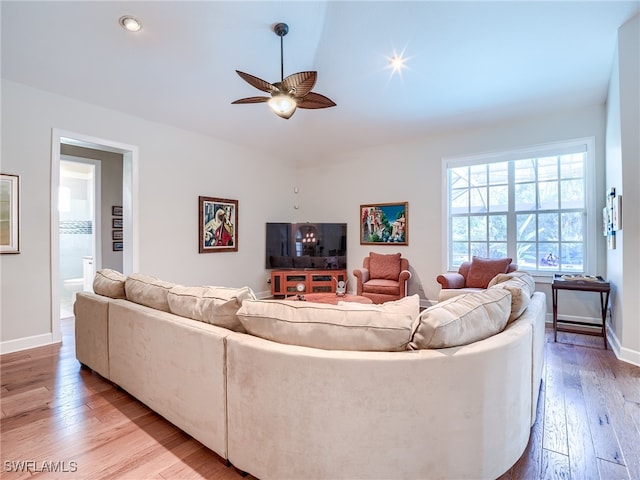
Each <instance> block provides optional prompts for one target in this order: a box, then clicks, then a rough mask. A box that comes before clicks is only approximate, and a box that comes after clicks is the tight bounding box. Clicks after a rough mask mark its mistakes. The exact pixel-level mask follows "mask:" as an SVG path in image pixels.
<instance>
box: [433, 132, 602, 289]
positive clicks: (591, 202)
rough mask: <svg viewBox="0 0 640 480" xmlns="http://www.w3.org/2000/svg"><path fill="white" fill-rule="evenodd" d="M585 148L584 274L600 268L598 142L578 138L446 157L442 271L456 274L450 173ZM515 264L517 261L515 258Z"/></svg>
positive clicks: (538, 275) (542, 273)
mask: <svg viewBox="0 0 640 480" xmlns="http://www.w3.org/2000/svg"><path fill="white" fill-rule="evenodd" d="M580 147H584V149H585V152H586V165H585V166H586V172H585V195H586V205H585V208H586V219H585V225H586V232H585V235H586V238H585V255H584V271H585V272H586V273H588V272H591V271H592V270H593V269H594V268H595V267H596V265H597V252H596V247H597V236H598V234H599V233H600V234H602V232H601V231H600V230H601V225H600V223H601V222H598V221H597V219H598V214H599V213H600V212H599V211H598V209H597V208H596V196H597V195H596V178H595V177H596V161H595V139H594V137H584V138H577V139H573V140H566V141H560V142H552V143H545V144H540V145H532V146H528V147H523V148H518V149H512V150H506V151H497V152H489V153H482V154H476V155H461V156H454V157H444V158H443V159H442V179H443V180H442V182H443V187H444V188H443V189H442V213H443V216H442V218H443V229H442V245H443V246H444V248H443V249H442V266H443V267H442V268H443V270H444V271H457V267H452V266H451V265H450V264H449V258H450V255H449V249H450V237H451V232H450V229H449V226H450V222H449V178H448V169H449V168H455V167H464V166H471V165H478V164H487V163H494V162H505V161H509V160H520V159H524V158H537V157H545V156H550V155H562V154H564V153H569V152H574V151H575V150H576V149H577V148H580ZM514 261H516V260H515V258H514ZM532 273H533V274H534V275H535V277H536V278H540V279H543V278H545V277H546V278H552V277H553V274H554V272H553V271H549V272H546V271H535V272H532Z"/></svg>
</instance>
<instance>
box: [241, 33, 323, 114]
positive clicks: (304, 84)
mask: <svg viewBox="0 0 640 480" xmlns="http://www.w3.org/2000/svg"><path fill="white" fill-rule="evenodd" d="M288 31H289V26H288V25H287V24H286V23H277V24H275V25H274V26H273V32H274V33H275V34H276V35H277V36H278V37H280V81H279V82H276V83H269V82H266V81H265V80H262V79H261V78H258V77H254V76H253V75H249V74H248V73H244V72H241V71H240V70H236V73H237V74H238V75H240V78H242V79H243V80H244V81H245V82H247V83H248V84H249V85H251V86H252V87H255V88H257V89H258V90H261V91H263V92H267V93H269V94H271V97H267V96H264V95H263V96H260V97H247V98H240V99H238V100H235V101H233V102H231V104H232V105H239V104H243V103H244V104H251V103H263V102H264V103H267V104H268V105H269V108H271V111H272V112H273V113H275V114H276V115H278V116H279V117H280V118H290V117H291V115H293V114H294V113H295V111H296V109H297V108H304V109H317V108H328V107H335V106H336V104H335V102H334V101H333V100H331V99H330V98H327V97H325V96H324V95H320V94H319V93H315V92H312V91H311V89H312V88H313V86H314V85H315V83H316V78H317V76H318V72H312V71H305V72H298V73H294V74H292V75H289V76H287V77H285V76H284V52H283V50H284V47H283V45H284V42H283V38H284V36H285V35H286V34H287V32H288Z"/></svg>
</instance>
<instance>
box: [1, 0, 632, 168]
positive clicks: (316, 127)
mask: <svg viewBox="0 0 640 480" xmlns="http://www.w3.org/2000/svg"><path fill="white" fill-rule="evenodd" d="M1 8H2V10H1V15H2V77H3V78H6V79H9V80H12V81H15V82H20V83H24V84H26V85H30V86H33V87H36V88H40V89H43V90H47V91H50V92H54V93H57V94H61V95H64V96H68V97H72V98H76V99H78V100H81V101H84V102H88V103H92V104H96V105H100V106H104V107H107V108H110V109H114V110H118V111H122V112H126V113H129V114H133V115H136V116H138V117H142V118H145V119H149V120H152V121H156V122H160V123H164V124H168V125H173V126H176V127H180V128H183V129H187V130H191V131H195V132H200V133H203V134H206V135H210V136H213V137H217V138H220V139H224V140H227V141H229V142H233V143H236V144H241V145H245V146H247V147H250V148H254V149H259V150H260V151H265V152H268V153H270V154H275V155H278V156H280V157H286V158H288V159H291V160H294V161H296V162H300V163H306V162H312V161H317V160H320V159H322V158H324V157H326V156H327V155H329V154H332V153H335V152H347V151H350V150H352V149H358V148H362V147H368V146H375V145H377V144H382V143H391V142H396V141H407V140H411V139H415V138H420V137H424V136H426V135H428V134H429V133H431V132H433V131H436V130H442V129H450V128H456V127H460V126H474V125H478V124H481V123H486V122H489V123H491V122H497V121H505V120H509V119H511V118H516V117H520V116H525V115H532V114H537V113H544V112H548V111H552V110H554V109H559V108H571V107H579V106H583V105H591V104H595V103H601V102H604V101H605V99H606V92H607V87H608V80H609V76H610V73H611V67H612V61H613V55H614V51H615V42H616V34H617V29H618V27H619V26H620V25H622V24H623V23H625V22H626V21H627V20H628V19H630V18H631V17H633V16H634V15H635V14H637V13H638V12H639V11H640V2H639V1H634V2H619V1H601V2H596V1H569V2H551V1H542V2H516V1H513V2H508V1H498V2H483V1H471V2H460V1H448V2H434V1H421V2H420V1H410V2H395V1H386V2H362V1H353V2H347V1H333V2H313V1H296V2H270V1H258V2H244V1H233V2H221V1H198V2H184V1H174V2H167V1H161V2H152V1H131V2H118V1H108V2H96V1H84V2H74V1H71V2H54V1H45V2H23V1H16V2H9V1H2V3H1ZM125 14H130V15H134V16H136V17H137V18H138V19H139V20H140V22H141V23H142V25H143V28H142V30H141V31H140V32H138V33H129V32H126V31H125V30H123V29H122V28H121V27H120V25H119V24H118V19H119V18H120V16H122V15H125ZM277 22H285V23H287V24H288V25H289V34H288V35H287V36H286V37H285V38H284V74H285V76H286V75H288V74H291V73H295V72H298V71H302V70H316V71H318V81H317V83H316V86H315V87H314V89H313V91H315V92H317V93H321V94H323V95H326V96H328V97H329V98H331V99H332V100H334V101H335V102H336V103H337V107H334V108H329V109H323V110H299V111H298V112H296V113H295V115H293V117H291V119H289V120H284V119H281V118H279V117H277V116H275V115H274V114H273V113H271V112H270V111H269V109H268V107H267V106H266V105H265V104H254V105H231V102H232V101H233V100H236V99H238V98H242V97H248V96H254V95H262V92H260V91H258V90H256V89H254V88H253V87H251V86H250V85H248V84H247V83H245V82H244V81H243V80H242V79H241V78H240V77H238V76H237V75H236V73H235V70H236V69H238V70H241V71H244V72H247V73H250V74H252V75H255V76H258V77H260V78H263V79H265V80H267V81H270V82H276V81H278V80H279V77H280V39H279V37H277V36H276V35H275V34H274V33H273V31H272V26H273V24H275V23H277ZM394 51H395V52H404V54H405V56H406V57H408V61H407V66H408V68H407V69H405V70H404V71H403V72H402V75H401V76H400V75H395V76H391V71H390V69H389V68H388V57H390V56H391V55H393V53H394Z"/></svg>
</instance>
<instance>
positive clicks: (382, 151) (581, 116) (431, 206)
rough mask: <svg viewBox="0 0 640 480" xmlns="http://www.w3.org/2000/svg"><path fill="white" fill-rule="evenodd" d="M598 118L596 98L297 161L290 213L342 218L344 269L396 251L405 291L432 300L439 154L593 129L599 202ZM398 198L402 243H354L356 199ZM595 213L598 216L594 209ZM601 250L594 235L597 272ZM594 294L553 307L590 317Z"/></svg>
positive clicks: (438, 240) (439, 225)
mask: <svg viewBox="0 0 640 480" xmlns="http://www.w3.org/2000/svg"><path fill="white" fill-rule="evenodd" d="M604 122H605V109H604V105H595V106H592V107H588V108H582V109H577V110H572V111H563V112H556V113H552V114H548V115H544V116H539V117H535V118H526V119H522V120H520V121H513V122H509V123H508V124H498V125H493V126H490V127H484V128H476V129H470V130H462V131H457V132H449V133H445V134H441V135H434V136H431V137H428V138H425V139H424V140H421V141H419V142H413V143H402V144H396V145H386V146H382V147H376V148H372V149H368V150H363V151H358V152H353V153H350V154H345V155H340V156H339V157H338V156H337V157H335V158H333V159H330V160H329V161H327V162H325V163H323V164H322V165H318V166H313V167H307V168H304V169H301V171H300V196H301V200H300V204H301V208H300V210H299V211H298V213H299V216H300V218H299V219H298V220H300V221H304V220H309V221H321V220H333V221H344V222H347V223H348V229H349V235H348V262H349V264H348V268H349V270H352V269H353V268H355V267H357V266H359V265H360V263H361V262H362V258H363V257H365V256H366V255H367V254H368V253H369V252H370V251H372V250H373V251H377V252H380V253H395V252H401V253H402V255H403V256H405V257H407V258H408V259H409V261H410V264H411V269H412V273H413V277H412V279H411V280H410V292H411V293H420V295H421V297H423V298H424V299H427V300H430V301H435V300H436V299H437V297H438V291H439V290H440V286H439V284H438V283H437V282H436V276H437V275H438V274H439V273H441V272H442V271H443V269H444V267H445V260H444V256H443V252H444V248H445V246H444V244H443V241H444V240H445V239H444V237H443V233H444V232H443V225H446V219H445V218H443V205H442V202H443V188H445V181H444V174H443V171H442V158H443V157H450V156H457V155H463V154H477V153H483V152H492V151H503V150H509V149H513V148H519V147H525V146H530V145H536V144H541V143H547V142H555V141H560V140H568V139H573V138H580V137H589V136H594V137H595V138H596V163H597V178H598V186H597V188H598V191H597V194H598V200H597V203H598V205H600V204H603V202H604ZM404 201H408V202H409V245H408V246H406V247H398V246H371V245H360V242H359V218H358V217H359V206H360V205H361V204H366V203H387V202H404ZM596 221H598V222H599V221H600V215H598V216H597V219H596ZM604 250H605V245H604V240H603V237H601V236H600V237H599V238H598V253H599V254H598V261H597V266H596V268H597V271H598V273H600V274H604V272H605V253H604ZM351 280H352V281H353V278H352V279H351ZM538 288H539V289H541V290H543V291H546V293H548V297H549V301H550V287H549V286H548V285H546V286H541V285H539V287H538ZM592 300H593V301H592ZM598 302H599V300H598V299H597V298H594V299H590V298H589V297H586V301H582V300H580V301H574V302H572V301H571V300H570V299H568V300H567V301H566V303H565V302H564V301H563V303H562V304H561V307H562V308H563V309H566V310H567V311H571V312H572V314H573V315H577V316H587V317H597V315H598V309H599V307H597V308H595V309H594V307H593V305H595V304H596V303H598ZM423 303H424V302H423Z"/></svg>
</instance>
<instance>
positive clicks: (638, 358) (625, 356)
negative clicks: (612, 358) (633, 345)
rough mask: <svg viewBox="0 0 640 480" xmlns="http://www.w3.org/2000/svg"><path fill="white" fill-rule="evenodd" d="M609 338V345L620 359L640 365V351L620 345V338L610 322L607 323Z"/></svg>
mask: <svg viewBox="0 0 640 480" xmlns="http://www.w3.org/2000/svg"><path fill="white" fill-rule="evenodd" d="M607 339H609V346H610V347H611V350H613V353H614V354H615V355H616V358H617V359H618V360H621V361H623V362H627V363H630V364H631V365H636V366H638V367H640V352H638V351H636V350H631V349H630V348H626V347H623V346H622V345H620V340H619V339H618V337H617V336H616V332H615V331H614V330H613V328H611V324H609V323H607Z"/></svg>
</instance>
